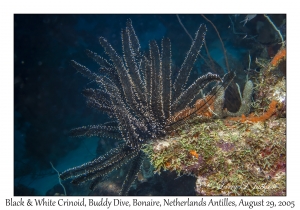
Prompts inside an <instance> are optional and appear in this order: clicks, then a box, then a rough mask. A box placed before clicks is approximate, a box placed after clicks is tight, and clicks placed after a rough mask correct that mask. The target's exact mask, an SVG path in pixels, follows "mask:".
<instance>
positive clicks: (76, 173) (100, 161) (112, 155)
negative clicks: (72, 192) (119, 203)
mask: <svg viewBox="0 0 300 210" xmlns="http://www.w3.org/2000/svg"><path fill="white" fill-rule="evenodd" d="M138 153H139V152H138V151H137V150H135V149H132V148H131V147H128V146H127V145H126V144H122V145H120V146H119V147H117V148H115V149H112V150H111V151H110V152H108V153H107V154H105V155H103V156H100V157H99V158H97V159H95V160H93V161H91V162H88V163H85V164H83V165H81V166H77V167H74V168H71V169H68V170H67V171H65V172H63V173H61V174H60V178H61V179H62V180H65V179H68V178H73V180H72V183H73V184H76V185H78V184H81V183H83V182H86V181H89V180H93V179H96V178H97V177H102V176H105V175H106V174H108V173H110V172H112V171H113V170H115V169H117V168H119V167H121V166H122V165H124V164H126V163H127V162H128V161H130V160H131V159H132V158H134V157H135V156H137V155H138Z"/></svg>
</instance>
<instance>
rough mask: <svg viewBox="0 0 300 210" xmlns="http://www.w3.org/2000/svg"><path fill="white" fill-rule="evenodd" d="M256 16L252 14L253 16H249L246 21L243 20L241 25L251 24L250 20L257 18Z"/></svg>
mask: <svg viewBox="0 0 300 210" xmlns="http://www.w3.org/2000/svg"><path fill="white" fill-rule="evenodd" d="M255 17H256V15H254V14H252V15H247V16H246V18H245V19H244V20H242V21H241V22H240V23H242V22H244V25H243V26H245V25H246V23H247V22H249V21H250V20H252V19H253V18H255Z"/></svg>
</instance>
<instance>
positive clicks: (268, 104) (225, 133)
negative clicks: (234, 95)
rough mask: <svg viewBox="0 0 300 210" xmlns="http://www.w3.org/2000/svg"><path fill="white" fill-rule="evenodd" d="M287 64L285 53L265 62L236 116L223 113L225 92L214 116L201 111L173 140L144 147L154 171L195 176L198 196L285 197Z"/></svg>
mask: <svg viewBox="0 0 300 210" xmlns="http://www.w3.org/2000/svg"><path fill="white" fill-rule="evenodd" d="M274 60H276V62H275V61H274ZM284 61H285V51H282V49H280V50H279V52H278V54H277V55H276V56H275V57H274V58H273V60H272V61H271V62H268V63H267V62H264V65H262V66H263V69H262V70H261V71H260V72H259V74H258V75H257V77H256V78H255V79H254V81H253V82H252V81H250V80H249V81H247V82H246V84H245V88H244V91H243V97H242V99H241V101H242V104H241V107H240V109H239V111H238V112H237V113H230V112H228V111H227V110H224V109H223V105H224V97H225V90H222V88H220V91H219V92H218V94H216V96H215V98H214V102H213V103H211V104H209V105H208V106H209V107H210V108H209V109H208V110H210V112H209V113H210V114H209V115H208V114H203V112H202V113H198V114H199V115H198V116H197V117H194V118H192V119H190V120H189V121H187V122H186V124H185V125H183V126H181V127H179V128H178V129H177V132H176V133H173V135H172V136H168V137H167V138H164V139H159V140H156V141H153V142H152V144H149V145H147V146H145V148H143V150H144V151H145V153H146V154H148V155H149V157H150V159H151V162H152V164H153V166H154V168H155V171H156V172H157V173H160V172H161V171H162V170H170V171H176V172H177V174H178V175H182V174H187V175H192V176H195V177H196V178H197V180H196V189H195V190H196V194H197V195H265V196H266V195H285V194H286V174H285V172H286V119H285V110H286V87H285V86H286V82H285V77H284V74H282V73H281V70H280V69H279V66H280V63H282V62H284ZM262 63H263V62H260V64H262ZM252 95H253V98H254V101H253V102H251V101H252ZM202 100H205V99H202ZM198 103H201V101H199V102H198ZM196 104H197V103H196ZM196 106H197V105H195V107H196ZM191 109H193V108H191ZM187 111H189V109H186V110H184V112H187ZM250 112H251V114H250V115H248V114H249V113H250ZM247 115H248V116H247ZM224 117H227V118H225V119H223V118H224ZM215 118H218V119H215Z"/></svg>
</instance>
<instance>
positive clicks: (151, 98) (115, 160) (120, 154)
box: [60, 20, 234, 195]
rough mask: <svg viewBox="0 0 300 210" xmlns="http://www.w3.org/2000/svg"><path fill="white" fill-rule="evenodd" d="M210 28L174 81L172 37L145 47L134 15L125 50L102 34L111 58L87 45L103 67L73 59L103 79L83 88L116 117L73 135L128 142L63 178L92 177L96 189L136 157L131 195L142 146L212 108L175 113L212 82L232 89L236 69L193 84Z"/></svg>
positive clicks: (201, 31) (200, 31)
mask: <svg viewBox="0 0 300 210" xmlns="http://www.w3.org/2000/svg"><path fill="white" fill-rule="evenodd" d="M205 34H206V26H205V25H200V27H199V28H198V30H197V32H196V35H195V38H194V41H193V43H192V45H191V47H190V50H189V51H188V53H187V55H186V58H185V60H184V62H183V64H182V65H181V68H180V70H179V72H178V75H177V76H176V78H175V79H174V81H172V75H173V72H172V62H171V61H172V59H171V55H172V53H171V42H170V40H169V39H168V38H163V39H162V41H161V44H160V47H159V45H158V44H157V42H156V41H150V42H149V52H147V53H144V52H141V47H140V44H139V43H140V42H139V40H138V37H137V36H136V34H135V31H134V28H133V27H132V22H131V20H128V21H127V23H126V28H125V29H123V30H122V31H121V38H122V52H123V53H122V54H121V55H119V54H118V53H117V51H116V50H115V49H114V48H113V47H112V45H111V44H110V43H109V42H108V41H107V40H106V39H105V38H103V37H100V38H99V42H100V45H101V46H102V47H103V48H104V50H105V53H106V55H107V57H108V58H109V59H107V60H106V59H105V58H103V57H101V56H99V55H98V54H97V53H95V52H92V51H90V50H87V51H86V53H87V55H88V56H89V57H90V58H92V59H93V60H94V61H95V62H96V63H97V64H98V65H99V66H100V68H99V72H97V73H94V72H92V71H91V70H89V69H88V68H87V67H85V66H84V65H81V64H79V63H77V62H76V61H71V64H72V65H73V67H74V68H75V69H76V70H77V71H78V72H80V73H81V74H82V75H83V76H85V77H87V78H88V79H89V80H91V81H92V82H93V83H95V84H96V85H97V88H87V89H85V90H84V91H83V95H84V96H85V97H86V98H87V103H88V105H89V106H91V107H93V108H95V109H97V110H99V111H101V112H104V113H106V114H108V116H109V117H110V118H111V119H112V120H113V123H110V124H102V125H90V126H82V127H79V128H75V129H72V130H71V132H70V134H71V136H74V137H82V136H87V137H90V136H98V137H108V138H114V139H121V140H123V141H124V143H122V144H120V145H119V146H118V147H117V148H115V149H112V150H111V151H110V152H108V153H107V154H105V155H103V156H100V157H98V158H96V159H94V160H93V161H90V162H88V163H85V164H83V165H81V166H77V167H74V168H71V169H69V170H67V171H65V172H63V173H62V174H61V175H60V178H61V179H63V180H66V179H69V178H72V179H73V180H72V183H73V184H77V185H78V184H81V183H84V182H87V181H90V180H91V187H90V189H95V187H96V185H97V183H99V182H101V181H102V180H103V179H104V177H105V176H106V175H107V174H109V173H110V172H112V171H113V170H115V169H117V168H120V167H121V166H122V165H124V164H127V163H128V164H129V163H130V165H129V167H128V168H129V171H128V174H127V176H126V179H125V181H124V183H123V186H122V190H121V192H120V194H121V195H126V194H127V193H128V192H129V189H130V187H131V184H132V183H133V182H134V181H135V179H136V177H137V174H138V172H139V170H140V167H141V164H142V162H143V159H144V153H143V151H141V148H142V146H143V145H144V144H147V143H149V142H150V141H151V140H154V139H158V138H162V137H164V136H165V135H166V134H168V132H169V130H170V129H171V130H172V129H175V128H176V127H177V126H179V125H180V124H181V123H182V122H184V121H185V120H186V119H187V118H188V117H189V116H193V115H194V114H195V112H196V111H197V109H207V107H206V105H207V104H204V105H203V106H202V105H201V107H196V108H195V112H194V111H193V112H191V113H187V114H186V115H182V116H180V117H177V118H176V117H174V115H175V114H176V113H177V112H179V111H181V110H182V109H185V108H186V107H188V106H189V105H190V103H191V102H192V101H193V100H194V98H195V97H197V96H198V95H199V93H200V92H201V90H202V89H204V88H205V87H206V86H207V85H208V84H210V83H212V82H218V84H221V85H219V86H222V87H223V89H226V88H227V86H228V85H229V83H230V82H231V81H232V79H233V77H234V73H233V72H230V73H228V74H226V75H225V76H224V78H222V79H221V77H220V76H218V75H217V74H212V73H208V74H206V75H204V76H202V77H199V78H197V79H196V80H195V82H194V83H193V84H192V85H190V86H188V87H187V81H188V80H189V76H190V72H191V70H192V68H193V65H194V63H195V61H196V59H197V57H198V54H199V52H200V50H201V48H202V45H203V42H204V38H205ZM219 86H215V88H213V89H212V90H211V92H210V93H209V95H211V96H212V97H211V98H209V97H207V98H206V100H207V102H206V103H211V101H212V100H213V96H214V95H216V94H217V92H218V88H217V87H219Z"/></svg>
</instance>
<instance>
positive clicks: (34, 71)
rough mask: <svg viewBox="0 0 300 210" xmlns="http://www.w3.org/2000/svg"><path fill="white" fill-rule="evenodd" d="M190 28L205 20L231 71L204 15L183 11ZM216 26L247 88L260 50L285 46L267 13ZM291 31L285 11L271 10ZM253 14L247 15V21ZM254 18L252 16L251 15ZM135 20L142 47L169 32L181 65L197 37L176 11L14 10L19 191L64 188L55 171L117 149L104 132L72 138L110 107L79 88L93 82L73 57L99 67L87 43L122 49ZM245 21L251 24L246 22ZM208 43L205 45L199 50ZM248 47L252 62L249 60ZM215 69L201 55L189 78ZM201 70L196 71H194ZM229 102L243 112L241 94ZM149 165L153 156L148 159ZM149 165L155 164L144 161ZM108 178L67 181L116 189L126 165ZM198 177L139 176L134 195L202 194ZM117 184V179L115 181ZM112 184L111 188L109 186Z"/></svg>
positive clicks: (78, 189) (217, 55)
mask: <svg viewBox="0 0 300 210" xmlns="http://www.w3.org/2000/svg"><path fill="white" fill-rule="evenodd" d="M179 17H180V21H181V22H182V24H183V25H184V26H185V28H186V29H187V31H188V33H189V34H191V36H192V37H194V34H195V32H196V30H197V28H198V27H199V25H200V24H201V23H205V24H206V26H207V33H206V37H205V41H206V43H207V48H208V51H209V53H210V56H211V57H212V59H213V60H215V61H216V63H217V64H218V65H219V67H218V68H217V69H215V70H216V71H217V72H213V73H218V74H220V75H224V73H226V72H227V69H226V65H225V62H224V54H223V50H222V46H221V43H220V40H219V38H218V35H217V33H216V31H215V30H214V28H213V27H212V25H211V24H209V23H208V22H207V21H206V20H205V19H204V18H203V17H202V16H201V15H199V14H193V15H185V14H180V15H179ZM206 17H207V18H209V19H210V20H211V21H212V22H213V23H214V24H215V26H216V28H217V29H218V31H219V33H220V36H221V38H222V40H223V42H224V45H225V48H226V51H227V54H228V55H227V56H228V60H229V66H230V68H231V70H234V71H236V74H237V76H236V78H235V82H236V83H239V84H240V86H241V87H244V85H245V81H246V76H247V73H248V72H247V71H245V70H250V69H251V70H255V71H257V72H259V70H260V69H259V68H258V66H257V65H256V64H255V62H254V60H255V58H256V57H260V58H261V57H263V58H265V59H271V58H272V57H274V56H275V54H276V52H277V51H278V49H279V48H280V46H281V45H280V44H278V43H279V39H278V34H277V32H276V31H275V30H274V29H273V28H272V26H271V25H270V23H269V22H268V21H267V20H266V18H265V17H264V15H252V16H248V15H247V14H242V15H234V14H223V15H206ZM269 17H270V18H271V19H272V21H273V22H274V24H275V25H276V26H277V27H278V29H279V30H280V32H281V33H282V34H283V36H284V37H285V34H286V15H284V14H281V15H269ZM246 18H249V20H248V22H246V23H245V22H243V21H244V20H245V19H246ZM250 18H251V19H250ZM127 19H131V20H132V24H133V27H134V29H135V32H136V34H137V36H138V37H139V40H140V44H141V48H142V51H145V50H146V49H148V44H149V41H150V40H157V41H158V42H160V40H161V39H162V38H163V37H168V38H170V40H171V46H172V64H173V65H174V67H175V66H177V67H178V68H179V67H180V65H181V63H182V62H183V60H184V58H185V56H186V53H187V51H188V50H189V48H190V45H191V42H192V41H191V39H190V37H189V35H188V34H187V33H186V32H185V30H184V28H183V26H182V25H181V24H180V22H179V20H178V16H176V15H175V14H168V15H162V14H157V15H138V14H135V15H118V14H114V15H59V14H54V15H51V14H47V15H42V14H40V15H38V14H35V15H29V14H26V15H25V14H24V15H23V14H16V15H14V195H23V196H24V195H55V194H56V193H58V194H63V193H64V192H63V189H62V187H61V186H60V185H59V183H58V175H57V172H56V171H55V170H54V169H53V168H52V167H51V164H50V162H51V163H52V164H53V166H54V167H55V168H56V169H57V170H58V171H59V172H62V171H64V170H66V169H68V168H70V167H74V166H77V165H81V164H83V163H85V162H88V161H91V160H92V159H94V158H96V157H98V156H99V155H102V154H104V153H106V152H107V151H109V150H110V149H111V148H114V147H115V146H116V145H117V144H118V142H116V141H115V140H111V139H105V138H97V137H91V138H71V137H69V135H68V132H69V131H70V129H72V128H76V127H80V126H84V125H94V124H101V123H104V122H107V121H108V117H107V115H105V114H102V113H99V112H97V111H95V110H94V109H92V108H89V107H87V106H86V99H85V98H84V96H83V95H82V94H81V93H82V90H83V89H84V88H88V87H93V85H94V84H92V83H89V81H88V80H87V79H86V78H84V77H82V76H81V75H80V74H78V73H77V72H76V70H75V69H74V68H73V67H72V66H71V65H70V61H71V60H75V61H78V62H80V63H81V64H83V65H86V66H88V67H89V68H90V69H91V70H94V71H97V69H98V68H99V67H98V66H97V65H96V64H95V62H93V61H92V60H91V59H90V58H88V56H86V54H85V50H86V49H89V50H91V51H94V52H97V53H98V54H99V55H101V56H103V57H106V56H105V54H104V50H103V49H102V47H101V46H100V44H99V41H98V38H99V37H100V36H102V37H105V38H106V39H107V40H108V41H109V42H110V43H111V45H112V46H113V47H114V48H115V49H116V51H117V52H118V53H119V54H121V52H122V41H121V38H120V34H121V29H122V28H124V27H125V26H126V20H127ZM244 23H245V24H244ZM202 53H204V54H205V49H204V48H202V49H201V54H202ZM249 53H250V55H251V57H252V62H251V64H250V66H249ZM209 71H212V70H211V69H209V68H208V67H207V66H206V65H205V62H204V61H203V59H200V58H198V60H197V61H196V63H195V65H194V68H193V70H192V72H191V78H195V77H198V76H199V75H203V74H205V73H207V72H209ZM193 75H195V76H193ZM225 106H227V108H228V109H230V110H231V111H237V110H238V107H239V106H240V101H239V96H238V95H237V94H232V96H231V98H230V102H227V105H226V102H225ZM145 164H146V165H147V163H145ZM145 167H148V168H149V167H151V166H149V165H148V166H145ZM114 173H117V175H116V176H113V178H111V179H113V180H108V181H107V187H103V188H106V190H104V189H103V190H102V191H101V190H98V191H96V192H95V191H94V192H91V191H89V189H88V188H85V187H83V186H72V185H71V184H70V183H69V182H70V181H69V180H66V181H64V182H63V184H64V186H65V188H66V191H67V194H68V195H88V194H90V195H114V187H115V188H118V185H121V183H122V180H123V179H124V173H123V172H122V169H121V170H120V171H118V172H114ZM195 181H196V178H195V177H193V176H180V177H178V176H177V174H176V173H175V172H169V171H164V172H162V173H161V174H160V175H158V174H155V175H153V174H149V175H148V177H140V178H139V177H138V181H137V183H135V186H134V187H132V189H131V190H130V191H129V195H196V193H195V189H194V188H195ZM115 185H116V186H115ZM107 189H109V190H110V191H109V190H107Z"/></svg>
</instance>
